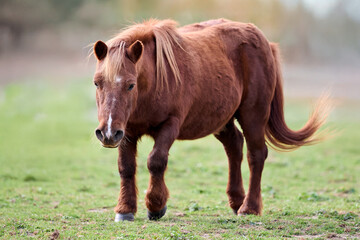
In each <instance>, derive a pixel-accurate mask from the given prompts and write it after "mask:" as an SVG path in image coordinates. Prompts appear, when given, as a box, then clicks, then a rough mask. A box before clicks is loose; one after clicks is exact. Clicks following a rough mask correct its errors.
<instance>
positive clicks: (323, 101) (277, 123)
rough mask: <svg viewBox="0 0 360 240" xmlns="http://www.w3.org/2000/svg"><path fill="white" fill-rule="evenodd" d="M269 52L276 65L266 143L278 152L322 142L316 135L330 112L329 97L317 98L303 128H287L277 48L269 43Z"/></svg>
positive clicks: (326, 95)
mask: <svg viewBox="0 0 360 240" xmlns="http://www.w3.org/2000/svg"><path fill="white" fill-rule="evenodd" d="M271 50H272V54H273V56H274V59H275V64H276V88H275V94H274V98H273V100H272V102H271V112H270V118H269V121H268V123H267V126H266V132H265V135H266V141H267V142H268V143H269V144H270V146H271V147H273V148H274V149H276V150H280V151H289V150H294V149H296V148H298V147H301V146H303V145H310V144H314V143H317V142H319V141H320V140H322V137H321V136H319V134H316V133H317V131H318V130H319V128H320V127H321V126H322V125H323V124H324V123H325V121H326V118H327V116H328V115H329V113H330V111H331V105H330V104H329V95H328V94H325V95H323V96H322V97H320V98H319V100H318V101H317V103H316V105H315V108H314V110H313V112H312V114H311V115H310V118H309V120H308V121H307V123H306V124H305V126H304V127H303V128H301V129H300V130H298V131H293V130H291V129H290V128H288V126H287V125H286V123H285V118H284V96H283V87H282V74H281V67H280V54H279V49H278V46H277V45H276V44H274V43H271Z"/></svg>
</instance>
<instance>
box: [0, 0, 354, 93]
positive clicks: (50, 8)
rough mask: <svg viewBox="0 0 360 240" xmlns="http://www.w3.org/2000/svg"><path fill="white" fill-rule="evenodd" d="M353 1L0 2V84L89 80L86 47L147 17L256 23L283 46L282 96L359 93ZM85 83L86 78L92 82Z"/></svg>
mask: <svg viewBox="0 0 360 240" xmlns="http://www.w3.org/2000/svg"><path fill="white" fill-rule="evenodd" d="M359 12H360V1H358V0H317V1H311V0H291V1H290V0H240V1H239V0H198V1H194V0H180V1H170V0H154V1H148V0H131V1H126V0H103V1H100V0H89V1H84V0H62V1H58V0H36V1H34V0H1V1H0V86H1V87H3V86H5V85H7V84H8V83H11V82H23V81H34V80H45V81H52V82H64V81H67V80H74V79H79V77H89V81H90V80H91V75H92V73H93V71H94V64H95V61H94V59H92V58H91V59H90V61H88V59H87V55H88V51H89V47H88V46H89V44H91V43H93V42H95V41H97V40H99V39H101V40H107V39H109V38H110V37H111V36H113V35H114V34H115V33H117V32H118V31H119V30H120V29H121V28H123V27H125V26H127V25H129V24H132V23H133V22H139V21H142V20H144V19H148V18H159V19H164V18H172V19H175V20H176V21H178V22H179V24H180V25H185V24H189V23H193V22H198V21H203V20H207V19H211V18H220V17H223V18H228V19H231V20H235V21H241V22H252V23H254V24H256V25H257V26H258V27H259V28H260V29H261V30H262V31H263V32H264V33H265V35H266V36H267V37H268V39H269V40H270V41H273V42H278V43H279V44H280V47H281V50H282V55H283V61H284V74H285V82H286V83H285V87H286V88H285V89H286V95H288V96H293V97H299V96H301V97H309V96H310V97H311V96H315V95H318V94H319V92H320V91H321V90H322V89H324V88H331V89H333V90H335V91H333V94H334V96H335V97H340V98H343V97H345V98H350V99H354V98H356V99H357V98H358V97H359V95H360V94H359V91H358V90H359V89H360V88H359V82H360V81H359V76H360V14H359ZM89 83H90V82H89Z"/></svg>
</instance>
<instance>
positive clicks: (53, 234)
mask: <svg viewBox="0 0 360 240" xmlns="http://www.w3.org/2000/svg"><path fill="white" fill-rule="evenodd" d="M59 236H60V233H59V231H58V230H55V231H54V232H53V233H52V234H51V235H50V239H51V240H56V239H58V238H59Z"/></svg>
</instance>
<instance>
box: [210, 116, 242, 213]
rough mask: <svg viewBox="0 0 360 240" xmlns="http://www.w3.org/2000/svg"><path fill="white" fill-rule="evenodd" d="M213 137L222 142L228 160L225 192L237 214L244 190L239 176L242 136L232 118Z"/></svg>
mask: <svg viewBox="0 0 360 240" xmlns="http://www.w3.org/2000/svg"><path fill="white" fill-rule="evenodd" d="M215 137H216V138H217V139H218V140H219V141H220V142H221V143H222V144H223V146H224V149H225V152H226V155H227V156H228V162H229V179H228V185H227V188H226V193H227V195H228V197H229V204H230V207H231V208H232V209H233V211H234V213H235V214H237V211H238V210H239V208H240V206H241V205H242V203H243V200H244V198H245V191H244V187H243V182H242V176H241V162H242V158H243V153H242V151H243V144H244V138H243V136H242V134H241V132H240V131H239V130H238V129H237V127H236V126H235V124H234V119H232V120H230V122H229V123H227V124H226V126H225V128H224V129H223V130H222V131H221V132H220V133H218V134H215Z"/></svg>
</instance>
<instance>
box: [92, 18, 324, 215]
mask: <svg viewBox="0 0 360 240" xmlns="http://www.w3.org/2000/svg"><path fill="white" fill-rule="evenodd" d="M176 25H177V24H176V22H174V21H172V20H164V21H158V20H149V21H147V22H144V23H142V24H137V25H134V26H130V27H128V28H127V29H125V30H124V31H122V32H121V33H120V34H119V35H117V36H116V37H114V38H113V39H111V40H109V41H108V42H106V43H104V42H102V41H98V42H96V44H95V45H94V53H95V56H96V58H97V60H98V61H97V67H96V73H95V76H94V84H95V86H96V88H97V90H96V103H97V107H98V119H99V122H100V124H99V126H98V128H97V129H96V136H97V138H98V139H99V140H100V141H101V142H102V144H103V146H104V147H110V148H115V147H118V149H119V158H118V166H119V172H120V177H121V188H120V195H119V200H118V204H117V206H116V207H115V212H116V213H117V214H116V217H115V221H121V220H133V219H134V214H135V213H136V210H137V188H136V183H135V173H136V151H137V142H138V140H139V139H140V138H141V136H143V135H144V134H146V135H149V136H151V137H152V138H153V139H154V141H155V144H154V148H153V150H152V152H151V153H150V155H149V157H148V160H147V167H148V169H149V171H150V182H149V187H148V189H147V191H146V197H145V201H146V206H147V208H148V218H149V219H152V220H154V219H159V218H161V217H162V216H163V215H164V214H165V212H166V201H167V199H168V197H169V191H168V189H167V187H166V185H165V182H164V172H165V170H166V167H167V162H168V154H169V149H170V147H171V145H172V144H173V143H174V141H175V140H176V139H189V140H191V139H197V138H202V137H205V136H207V135H209V134H214V135H215V137H216V138H217V139H218V140H219V141H220V142H221V143H222V144H223V146H224V148H225V151H226V154H227V156H228V162H229V179H228V185H227V190H226V192H227V195H228V197H229V204H230V207H231V208H232V209H233V211H234V213H235V214H238V215H241V214H261V209H262V199H261V188H260V182H261V174H262V170H263V167H264V162H265V159H266V157H267V154H268V148H267V145H266V142H267V144H269V145H271V146H273V147H274V148H276V149H278V150H292V149H295V148H298V147H300V146H303V145H308V144H311V143H314V142H316V141H317V140H318V138H315V137H314V133H315V132H316V131H317V130H318V129H319V128H320V126H321V125H322V124H323V123H324V121H325V119H326V116H327V112H328V111H327V109H328V108H327V106H328V105H327V103H326V101H325V100H324V99H322V100H323V101H320V102H319V104H317V106H316V108H315V111H314V112H313V114H312V115H311V117H310V119H309V120H308V122H307V124H306V125H305V126H304V127H303V128H302V129H300V130H298V131H293V130H291V129H289V128H288V127H287V125H286V123H285V120H284V112H283V107H284V106H283V105H284V102H283V89H282V77H281V69H280V58H279V50H278V47H277V45H276V44H274V43H270V42H269V41H268V40H267V39H266V38H265V36H264V35H263V33H262V32H261V31H260V30H259V29H258V28H256V27H255V26H254V25H252V24H245V23H239V22H232V21H229V20H224V19H219V20H210V21H207V22H202V23H197V24H192V25H188V26H185V27H182V28H176ZM234 119H236V120H237V121H238V122H239V124H240V126H241V128H242V131H243V134H242V133H241V132H240V131H239V130H238V129H237V127H236V126H235V124H234ZM243 135H244V137H245V140H246V144H247V149H248V152H247V159H248V164H249V168H250V183H249V190H248V193H247V194H246V195H245V191H244V188H243V182H242V177H241V162H242V158H243V153H242V149H243V143H244V138H243Z"/></svg>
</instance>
